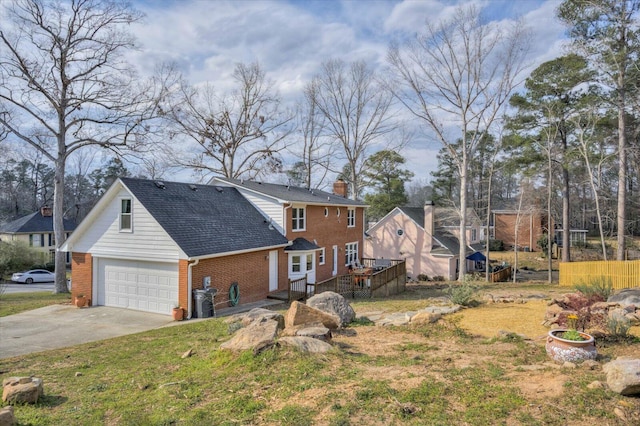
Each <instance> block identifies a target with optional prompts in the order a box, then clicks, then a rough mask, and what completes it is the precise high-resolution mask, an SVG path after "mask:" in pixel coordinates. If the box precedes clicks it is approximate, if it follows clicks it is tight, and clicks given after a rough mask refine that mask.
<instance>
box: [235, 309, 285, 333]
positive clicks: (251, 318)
mask: <svg viewBox="0 0 640 426" xmlns="http://www.w3.org/2000/svg"><path fill="white" fill-rule="evenodd" d="M263 319H270V320H274V321H277V323H278V326H279V327H280V328H281V329H283V328H284V316H283V315H282V314H281V313H280V312H275V311H270V310H269V309H264V308H254V309H252V310H250V311H249V312H247V313H246V314H244V315H243V316H242V320H241V322H242V325H244V326H245V327H247V326H248V325H250V324H251V323H252V322H256V321H257V322H260V321H262V320H263Z"/></svg>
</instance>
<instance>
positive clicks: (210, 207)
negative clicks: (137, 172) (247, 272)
mask: <svg viewBox="0 0 640 426" xmlns="http://www.w3.org/2000/svg"><path fill="white" fill-rule="evenodd" d="M120 180H121V181H122V183H123V184H124V185H125V187H126V188H127V189H129V191H131V193H132V194H133V195H134V196H135V197H136V199H137V200H138V201H139V202H140V203H142V205H143V206H144V207H145V208H146V209H147V210H148V211H149V213H150V214H151V215H152V216H153V218H154V219H155V220H156V221H157V222H158V223H159V224H160V226H162V228H163V229H164V230H165V231H166V232H167V233H168V234H169V236H170V237H171V238H172V239H173V240H174V241H175V242H176V244H178V246H179V247H180V248H181V249H182V251H184V252H185V254H186V255H187V256H189V257H198V256H205V255H211V254H219V253H228V252H236V251H244V250H251V249H260V248H263V247H265V248H266V247H274V246H285V245H287V244H288V241H287V239H286V238H285V237H284V236H283V235H282V234H280V233H279V232H278V231H277V230H276V229H275V228H274V227H273V226H270V224H269V222H268V221H267V220H266V219H265V218H264V216H262V214H260V212H259V211H258V210H256V208H255V207H253V205H252V204H251V203H250V202H249V201H247V200H246V199H245V198H244V197H243V196H242V194H240V193H239V192H238V190H236V189H235V188H232V187H220V186H215V185H214V186H211V185H193V184H187V183H178V182H158V181H153V180H144V179H134V178H120Z"/></svg>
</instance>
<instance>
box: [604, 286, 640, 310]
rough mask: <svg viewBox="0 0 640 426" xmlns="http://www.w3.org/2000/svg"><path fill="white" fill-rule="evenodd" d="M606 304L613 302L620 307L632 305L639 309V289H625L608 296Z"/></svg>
mask: <svg viewBox="0 0 640 426" xmlns="http://www.w3.org/2000/svg"><path fill="white" fill-rule="evenodd" d="M607 302H614V303H617V304H618V305H620V306H623V307H625V306H629V305H634V306H636V307H640V287H635V288H626V289H624V290H620V291H619V292H617V293H616V294H613V295H611V296H609V299H607Z"/></svg>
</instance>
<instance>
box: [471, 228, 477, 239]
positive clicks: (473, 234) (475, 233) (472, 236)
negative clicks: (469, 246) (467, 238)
mask: <svg viewBox="0 0 640 426" xmlns="http://www.w3.org/2000/svg"><path fill="white" fill-rule="evenodd" d="M477 240H478V233H477V230H476V229H472V230H471V242H474V241H477Z"/></svg>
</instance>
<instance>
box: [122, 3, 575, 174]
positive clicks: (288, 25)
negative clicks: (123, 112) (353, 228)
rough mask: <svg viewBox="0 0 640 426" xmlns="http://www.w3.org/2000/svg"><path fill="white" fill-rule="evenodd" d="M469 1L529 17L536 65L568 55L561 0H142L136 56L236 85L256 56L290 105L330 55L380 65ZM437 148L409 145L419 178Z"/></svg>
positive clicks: (198, 78) (194, 77)
mask: <svg viewBox="0 0 640 426" xmlns="http://www.w3.org/2000/svg"><path fill="white" fill-rule="evenodd" d="M461 3H464V4H468V3H474V4H475V5H476V6H477V7H478V8H479V9H481V10H482V12H483V14H484V15H485V16H486V17H487V19H489V20H495V21H508V20H515V19H519V18H520V19H522V20H523V22H524V23H525V25H528V26H529V27H530V28H531V31H532V46H531V50H530V55H529V57H528V63H529V71H532V70H533V69H535V67H537V66H538V65H540V64H541V63H543V62H545V61H548V60H551V59H554V58H555V57H558V56H560V55H562V53H563V44H564V43H565V40H564V31H565V28H564V27H563V26H562V24H561V23H560V22H559V21H558V20H557V19H556V18H555V9H556V7H557V6H558V5H559V1H558V0H548V1H543V0H475V1H472V2H469V1H460V2H458V1H452V0H440V1H438V0H419V1H418V0H405V1H386V0H345V1H330V0H325V1H304V0H290V1H281V0H276V1H262V0H247V1H224V0H162V1H154V0H144V1H143V0H138V1H134V5H135V6H136V7H137V8H138V9H140V10H142V11H143V12H144V13H145V14H146V19H145V21H144V24H143V25H138V26H136V27H135V28H134V33H135V34H136V36H137V38H138V41H139V43H140V45H141V50H140V51H138V52H137V53H136V55H135V56H134V58H135V59H134V60H135V61H137V62H138V63H139V64H140V65H141V66H142V67H143V68H144V69H146V71H147V72H151V71H152V67H154V66H155V64H156V63H158V62H162V61H174V62H175V63H177V64H178V66H179V68H180V70H181V71H182V73H183V74H184V76H185V77H186V78H187V79H188V80H189V81H190V82H191V83H193V84H199V83H203V82H206V81H208V82H210V83H212V84H213V85H214V87H216V88H217V89H220V90H225V89H224V88H225V87H229V85H230V83H231V75H232V72H233V69H234V66H235V64H236V63H238V62H245V63H250V62H254V61H258V62H259V63H260V64H261V66H262V67H263V69H264V70H265V71H266V74H267V78H268V79H270V80H271V81H272V82H273V83H274V87H275V89H276V90H277V91H278V93H279V94H280V96H281V97H282V98H283V100H284V101H285V104H286V103H290V104H293V103H294V102H295V101H296V100H297V99H298V98H299V97H300V95H301V94H302V90H303V88H304V86H305V84H307V82H308V81H310V79H311V78H312V77H313V75H314V74H316V73H317V72H318V70H319V67H320V64H321V63H322V62H323V61H326V60H327V59H330V58H338V59H343V60H345V61H347V62H350V61H353V60H360V59H362V60H365V61H366V62H367V63H369V64H371V65H372V66H374V67H376V68H380V69H381V68H382V67H384V66H385V55H386V52H387V49H388V46H389V43H390V41H392V40H395V39H398V38H399V37H406V36H408V35H411V34H415V33H416V32H417V31H421V28H422V27H423V26H424V23H425V22H426V21H429V22H434V23H435V22H437V21H439V20H440V19H442V18H446V17H447V16H449V14H451V13H452V11H453V10H454V9H455V7H456V6H458V5H459V4H461ZM420 131H425V130H424V129H419V130H418V133H419V132H420ZM439 148H440V146H439V145H438V144H437V143H436V142H430V141H429V140H426V139H424V138H420V137H416V138H415V140H413V141H412V142H410V143H409V145H408V146H407V147H406V148H405V149H404V151H403V152H401V153H402V154H403V155H404V157H405V158H407V163H406V166H407V168H408V169H409V170H411V171H412V172H413V173H414V174H415V178H414V179H417V180H420V181H423V182H426V181H429V180H430V173H431V171H433V170H435V168H436V167H437V161H436V154H437V151H438V149H439ZM181 178H183V179H184V178H185V177H184V175H183V176H182V177H181Z"/></svg>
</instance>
